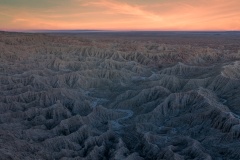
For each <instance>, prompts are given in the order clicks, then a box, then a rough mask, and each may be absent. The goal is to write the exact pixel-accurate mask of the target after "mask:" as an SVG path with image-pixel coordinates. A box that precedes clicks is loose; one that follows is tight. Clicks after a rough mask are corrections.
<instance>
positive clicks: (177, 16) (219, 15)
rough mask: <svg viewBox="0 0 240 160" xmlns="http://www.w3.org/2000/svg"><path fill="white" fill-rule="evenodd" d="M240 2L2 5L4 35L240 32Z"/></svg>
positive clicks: (15, 0) (36, 1)
mask: <svg viewBox="0 0 240 160" xmlns="http://www.w3.org/2000/svg"><path fill="white" fill-rule="evenodd" d="M239 7H240V0H0V30H45V29H48V30H59V29H103V30H240V18H239V17H240V9H239Z"/></svg>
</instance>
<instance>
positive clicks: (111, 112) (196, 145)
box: [0, 32, 240, 160]
mask: <svg viewBox="0 0 240 160" xmlns="http://www.w3.org/2000/svg"><path fill="white" fill-rule="evenodd" d="M0 159H2V160H8V159H13V160H23V159H26V160H30V159H46V160H52V159H56V160H58V159H59V160H68V159H69V160H107V159H110V160H124V159H125V160H144V159H146V160H150V159H159V160H160V159H166V160H184V159H195V160H203V159H204V160H205V159H206V160H211V159H213V160H214V159H217V160H228V159H240V34H239V33H238V32H209V33H208V32H207V33H197V32H193V33H185V32H181V33H175V32H169V33H168V32H129V33H127V32H126V33H78V34H73V33H72V34H69V33H64V34H63V33H61V34H60V33H54V34H53V33H52V34H51V33H48V34H46V33H10V32H0Z"/></svg>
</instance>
